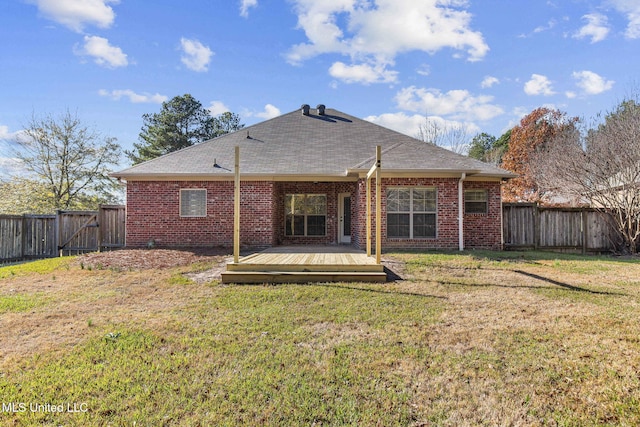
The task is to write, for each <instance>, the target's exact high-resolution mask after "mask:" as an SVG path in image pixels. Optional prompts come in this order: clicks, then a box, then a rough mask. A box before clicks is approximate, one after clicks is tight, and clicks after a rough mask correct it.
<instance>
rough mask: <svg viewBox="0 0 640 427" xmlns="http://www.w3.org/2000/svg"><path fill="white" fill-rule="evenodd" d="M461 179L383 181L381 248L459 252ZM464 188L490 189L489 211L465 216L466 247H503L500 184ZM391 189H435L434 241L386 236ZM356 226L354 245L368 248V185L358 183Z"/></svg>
mask: <svg viewBox="0 0 640 427" xmlns="http://www.w3.org/2000/svg"><path fill="white" fill-rule="evenodd" d="M458 181H459V179H458V178H389V179H383V180H382V247H383V249H385V250H388V249H394V248H398V249H411V248H416V249H458V247H459V242H458ZM464 185H465V187H464V188H486V189H487V190H489V212H488V213H487V214H480V215H479V214H470V215H465V219H464V221H465V228H464V233H465V247H466V248H468V249H472V248H492V249H500V247H501V234H500V230H501V220H500V218H501V217H500V215H501V209H500V183H498V182H471V181H467V182H465V184H464ZM388 187H435V188H436V190H437V212H436V215H437V223H436V227H437V232H436V237H435V238H421V239H395V238H394V239H389V238H387V237H386V213H387V211H386V190H387V188H388ZM371 192H372V194H371V212H372V215H373V213H374V212H375V181H373V180H372V181H371ZM355 204H357V209H358V213H357V224H354V227H355V231H354V237H355V239H354V242H353V243H354V245H355V246H357V247H359V248H362V249H364V248H365V247H366V222H365V221H366V218H365V217H366V182H365V181H364V180H359V181H358V191H357V194H356V200H355ZM375 229H376V227H375V216H373V217H372V220H371V234H372V248H373V247H375V246H374V245H375Z"/></svg>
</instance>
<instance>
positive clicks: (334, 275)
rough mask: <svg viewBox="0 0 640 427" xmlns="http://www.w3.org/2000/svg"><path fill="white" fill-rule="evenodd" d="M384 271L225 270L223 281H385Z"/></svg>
mask: <svg viewBox="0 0 640 427" xmlns="http://www.w3.org/2000/svg"><path fill="white" fill-rule="evenodd" d="M386 280H387V274H386V273H385V272H384V271H382V272H380V271H378V272H369V271H364V272H363V271H360V272H358V271H356V272H353V271H228V270H227V271H225V272H223V273H222V283H313V282H385V281H386Z"/></svg>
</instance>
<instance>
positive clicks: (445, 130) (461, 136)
mask: <svg viewBox="0 0 640 427" xmlns="http://www.w3.org/2000/svg"><path fill="white" fill-rule="evenodd" d="M416 138H418V139H419V140H421V141H424V142H427V143H429V144H433V145H436V146H438V147H443V148H446V149H449V150H451V151H453V152H454V153H458V154H466V152H467V151H468V150H469V140H470V138H469V132H468V129H467V127H466V126H465V125H464V124H462V123H458V122H450V121H446V120H444V119H441V118H439V117H429V116H428V115H425V118H424V123H422V124H421V125H420V127H419V128H418V133H417V134H416Z"/></svg>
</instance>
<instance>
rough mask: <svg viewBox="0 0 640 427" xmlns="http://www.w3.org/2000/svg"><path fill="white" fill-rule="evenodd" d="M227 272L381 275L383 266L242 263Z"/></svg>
mask: <svg viewBox="0 0 640 427" xmlns="http://www.w3.org/2000/svg"><path fill="white" fill-rule="evenodd" d="M227 271H264V272H270V271H275V272H300V273H310V272H329V273H381V272H384V266H383V265H379V264H360V265H358V264H352V265H346V264H253V263H248V262H246V261H243V262H241V263H239V264H235V263H233V262H230V263H228V264H227Z"/></svg>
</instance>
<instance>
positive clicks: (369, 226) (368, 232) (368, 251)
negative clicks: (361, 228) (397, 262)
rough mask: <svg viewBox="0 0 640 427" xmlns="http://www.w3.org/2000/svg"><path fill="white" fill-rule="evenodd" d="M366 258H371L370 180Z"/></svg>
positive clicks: (369, 188)
mask: <svg viewBox="0 0 640 427" xmlns="http://www.w3.org/2000/svg"><path fill="white" fill-rule="evenodd" d="M366 203H367V208H366V218H367V221H366V223H367V256H368V257H369V256H371V180H370V179H369V178H367V201H366Z"/></svg>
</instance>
